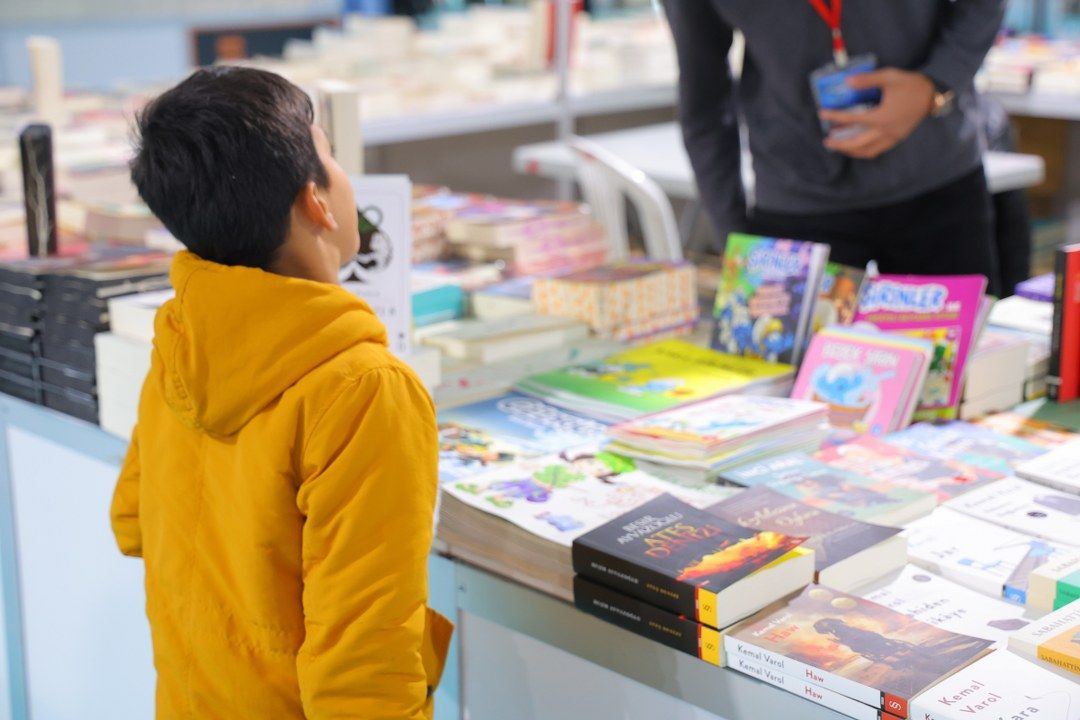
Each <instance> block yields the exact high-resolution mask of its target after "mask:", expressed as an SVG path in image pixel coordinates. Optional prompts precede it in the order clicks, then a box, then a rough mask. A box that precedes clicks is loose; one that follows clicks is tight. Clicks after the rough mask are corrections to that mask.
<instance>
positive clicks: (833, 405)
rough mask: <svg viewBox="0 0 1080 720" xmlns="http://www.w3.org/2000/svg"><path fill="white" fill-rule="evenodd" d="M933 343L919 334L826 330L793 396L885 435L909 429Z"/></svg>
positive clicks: (839, 422) (848, 424)
mask: <svg viewBox="0 0 1080 720" xmlns="http://www.w3.org/2000/svg"><path fill="white" fill-rule="evenodd" d="M932 352H933V347H932V346H931V345H930V343H929V342H927V341H925V340H920V339H918V338H910V337H903V336H898V335H891V334H885V333H878V332H865V331H863V332H860V331H856V330H851V329H846V328H825V329H824V330H822V331H821V332H819V333H818V334H817V335H815V336H814V338H813V340H811V341H810V347H809V349H808V350H807V352H806V357H805V358H804V359H803V363H802V366H801V367H800V368H799V375H798V378H797V379H796V380H795V389H794V390H793V391H792V393H791V396H792V397H796V398H802V399H804V400H816V401H818V402H823V403H827V404H828V406H829V422H830V423H831V424H832V425H833V426H835V427H840V428H850V429H851V430H853V431H855V432H859V433H870V434H872V435H883V434H885V433H890V432H893V431H894V430H898V429H900V428H903V427H906V426H907V424H908V423H909V422H911V416H912V414H913V413H914V412H915V405H916V403H917V402H918V399H919V396H920V393H921V392H922V385H923V382H924V381H925V380H926V373H927V371H928V370H929V367H930V358H931V355H932Z"/></svg>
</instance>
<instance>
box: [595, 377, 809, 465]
mask: <svg viewBox="0 0 1080 720" xmlns="http://www.w3.org/2000/svg"><path fill="white" fill-rule="evenodd" d="M825 429H826V428H825V406H824V405H822V404H821V403H816V402H807V401H803V400H789V399H787V398H775V397H768V396H757V395H723V396H720V397H716V398H711V399H709V400H704V401H702V402H698V403H693V404H690V405H683V406H681V407H677V408H674V409H672V410H665V411H663V412H659V413H654V414H652V415H646V416H644V417H640V418H636V419H634V420H629V421H627V422H625V423H620V424H618V425H616V426H614V427H612V428H611V429H610V430H609V431H608V434H609V435H610V436H611V439H612V440H611V443H609V444H608V446H607V449H608V450H610V451H611V452H614V453H618V454H620V455H628V456H630V457H633V458H636V459H638V460H639V461H644V462H646V463H648V466H647V467H648V468H649V470H650V471H652V472H655V473H657V474H659V475H662V476H668V475H669V474H670V475H673V476H677V478H676V477H672V478H671V479H680V480H686V481H690V482H695V481H696V482H701V483H703V482H708V481H710V480H713V479H715V478H716V477H718V476H719V475H720V473H721V472H722V471H723V470H725V469H727V468H732V467H736V466H738V465H742V464H746V463H748V462H751V461H753V460H757V459H763V458H765V457H768V456H771V455H775V454H777V453H785V452H792V451H797V450H803V451H806V452H813V451H815V450H817V449H818V448H819V447H821V441H822V439H823V438H824V436H825Z"/></svg>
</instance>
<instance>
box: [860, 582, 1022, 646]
mask: <svg viewBox="0 0 1080 720" xmlns="http://www.w3.org/2000/svg"><path fill="white" fill-rule="evenodd" d="M858 595H860V596H861V597H862V598H863V599H865V600H870V601H871V602H876V603H878V604H879V605H884V606H885V607H887V608H889V609H890V610H895V611H897V612H900V613H903V614H904V615H907V616H908V617H912V618H915V619H916V620H921V621H923V622H924V623H929V624H930V625H933V626H934V627H939V628H941V629H942V630H948V631H950V632H954V633H960V634H961V635H971V636H974V637H978V638H983V639H984V640H990V641H992V642H994V643H995V645H997V646H1004V644H1005V643H1006V642H1007V641H1008V639H1009V636H1010V635H1011V634H1012V633H1014V632H1016V631H1017V630H1019V629H1021V628H1023V627H1026V626H1027V625H1028V623H1029V622H1030V620H1028V619H1026V618H1025V617H1024V606H1022V605H1015V604H1013V603H1008V602H1005V601H1004V600H1001V599H998V598H992V597H988V596H986V595H981V594H979V593H977V592H975V591H974V590H969V589H968V588H966V587H964V586H963V585H958V584H957V583H954V582H952V581H950V580H946V579H945V578H943V577H940V576H938V575H935V574H934V573H932V572H929V571H927V570H925V569H923V568H921V567H918V566H915V565H905V566H904V567H903V568H902V569H900V570H899V571H897V572H894V573H891V574H890V575H889V576H888V577H887V578H886V579H885V581H884V582H878V583H876V584H875V587H874V588H873V589H872V590H860V591H859V593H858Z"/></svg>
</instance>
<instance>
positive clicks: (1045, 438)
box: [975, 412, 1080, 448]
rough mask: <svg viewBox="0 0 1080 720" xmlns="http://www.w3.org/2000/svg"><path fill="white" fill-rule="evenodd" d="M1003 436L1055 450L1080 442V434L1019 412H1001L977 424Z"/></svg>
mask: <svg viewBox="0 0 1080 720" xmlns="http://www.w3.org/2000/svg"><path fill="white" fill-rule="evenodd" d="M975 424H976V425H979V426H981V427H985V428H988V429H990V430H993V431H994V432H996V433H1000V434H1002V435H1012V436H1014V437H1018V438H1020V439H1021V440H1027V441H1028V442H1029V443H1032V444H1034V445H1041V446H1042V447H1044V448H1055V447H1058V446H1059V445H1064V444H1065V443H1069V442H1073V441H1074V440H1080V434H1077V433H1074V432H1070V431H1069V430H1067V429H1065V428H1063V427H1061V426H1060V425H1055V424H1053V423H1050V422H1047V421H1045V420H1036V419H1035V418H1033V417H1028V416H1027V415H1025V414H1022V413H1018V412H1001V413H995V414H994V415H988V416H986V417H984V418H983V419H982V420H979V421H978V422H976V423H975Z"/></svg>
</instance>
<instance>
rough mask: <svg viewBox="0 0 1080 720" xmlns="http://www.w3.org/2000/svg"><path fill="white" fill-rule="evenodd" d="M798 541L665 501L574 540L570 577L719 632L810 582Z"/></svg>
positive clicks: (809, 556)
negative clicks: (572, 564) (572, 573)
mask: <svg viewBox="0 0 1080 720" xmlns="http://www.w3.org/2000/svg"><path fill="white" fill-rule="evenodd" d="M805 540H806V538H804V537H792V536H788V535H785V534H783V533H778V532H773V531H763V530H753V529H749V528H743V527H740V526H738V525H735V524H733V523H730V522H727V521H725V520H722V519H720V518H718V517H716V516H715V515H712V514H710V513H708V512H704V511H701V510H698V509H696V508H694V507H692V506H690V505H687V504H686V503H684V502H682V501H680V500H678V499H677V498H675V497H673V496H671V495H667V494H665V495H661V496H659V497H657V498H656V499H654V500H651V501H649V502H647V503H645V504H644V505H641V506H640V507H638V508H636V509H635V510H633V511H631V512H629V513H626V514H624V515H622V516H621V517H619V518H616V519H615V520H612V521H611V522H609V523H607V524H605V525H602V526H600V527H598V528H596V529H595V530H593V531H591V532H589V533H586V534H585V535H582V536H581V537H579V538H577V539H576V540H574V545H573V561H574V571H575V572H576V573H578V574H579V575H583V576H585V577H586V578H589V579H592V580H595V581H596V582H599V583H600V584H602V585H607V586H608V587H611V588H613V589H615V590H618V591H620V592H622V593H625V594H627V595H630V596H632V597H636V598H639V599H641V600H644V601H646V602H648V603H651V604H653V605H655V606H657V607H659V608H663V609H665V610H669V611H671V612H673V613H676V614H680V615H685V616H686V617H688V618H692V619H694V620H697V621H699V622H701V623H704V624H706V625H709V626H710V627H714V628H718V629H721V628H724V627H727V626H728V625H730V624H732V623H734V622H736V621H738V620H740V619H742V618H744V617H746V616H747V615H749V614H751V613H753V612H756V611H757V610H759V609H760V608H762V607H764V606H765V605H767V604H769V603H770V602H773V601H774V600H777V599H778V598H780V597H783V596H784V595H787V594H788V593H791V592H794V591H795V590H797V589H798V588H800V587H802V586H803V585H805V584H807V583H808V582H811V580H812V579H813V575H814V556H813V551H810V550H804V549H802V548H800V547H799V546H800V545H801V544H802V543H803V542H804V541H805Z"/></svg>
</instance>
